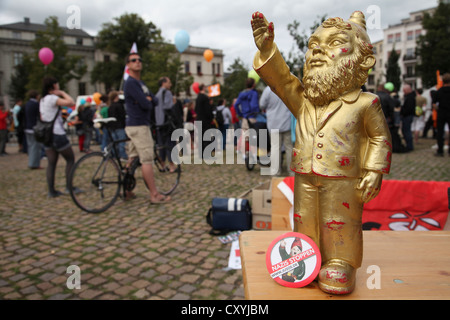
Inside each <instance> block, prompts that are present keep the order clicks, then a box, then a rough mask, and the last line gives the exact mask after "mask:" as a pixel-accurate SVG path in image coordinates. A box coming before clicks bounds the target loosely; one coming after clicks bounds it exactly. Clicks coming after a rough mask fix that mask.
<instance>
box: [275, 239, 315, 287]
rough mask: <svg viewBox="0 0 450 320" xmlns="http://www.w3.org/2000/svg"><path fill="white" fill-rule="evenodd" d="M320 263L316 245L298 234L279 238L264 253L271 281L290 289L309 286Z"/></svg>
mask: <svg viewBox="0 0 450 320" xmlns="http://www.w3.org/2000/svg"><path fill="white" fill-rule="evenodd" d="M321 263H322V258H321V255H320V251H319V248H318V247H317V245H316V244H315V243H314V241H312V239H311V238H309V237H308V236H306V235H304V234H301V233H298V232H288V233H285V234H283V235H281V236H279V237H278V238H276V239H275V240H273V241H272V243H271V244H270V246H269V249H268V250H267V253H266V266H267V270H268V271H269V274H270V276H271V277H272V279H274V280H275V281H276V282H278V283H279V284H281V285H282V286H286V287H291V288H300V287H304V286H306V285H308V284H310V283H311V282H312V281H313V280H314V279H315V278H316V277H317V275H318V274H319V271H320V266H321Z"/></svg>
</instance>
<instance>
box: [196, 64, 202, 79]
mask: <svg viewBox="0 0 450 320" xmlns="http://www.w3.org/2000/svg"><path fill="white" fill-rule="evenodd" d="M197 74H198V75H200V76H201V75H202V74H203V73H202V62H201V61H197Z"/></svg>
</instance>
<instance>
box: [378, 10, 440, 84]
mask: <svg viewBox="0 0 450 320" xmlns="http://www.w3.org/2000/svg"><path fill="white" fill-rule="evenodd" d="M435 9H436V8H431V9H426V10H421V11H415V12H411V13H410V14H409V17H408V18H405V19H403V20H402V21H401V22H400V23H399V24H396V25H392V26H389V27H388V28H386V29H385V30H384V39H383V57H382V61H383V63H382V64H380V67H381V68H382V74H383V75H384V74H386V66H387V65H386V63H387V61H388V58H389V55H390V54H391V52H392V50H396V51H397V52H398V53H399V54H400V58H399V60H398V64H399V66H400V70H401V74H402V79H401V80H402V83H407V84H409V85H411V87H412V88H413V89H417V88H421V87H422V79H421V78H420V77H419V76H418V75H417V74H416V65H417V63H418V60H417V59H418V57H417V56H416V47H417V40H418V38H419V36H421V35H424V34H425V30H423V27H422V19H423V16H424V13H425V12H427V13H429V14H433V13H434V10H435ZM383 81H386V78H385V77H384V76H383V77H382V78H381V81H380V82H383ZM398 89H400V88H398Z"/></svg>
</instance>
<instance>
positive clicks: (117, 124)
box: [0, 53, 450, 203]
mask: <svg viewBox="0 0 450 320" xmlns="http://www.w3.org/2000/svg"><path fill="white" fill-rule="evenodd" d="M127 66H128V68H129V70H130V77H129V78H128V80H127V81H126V82H125V84H124V92H119V91H111V92H109V94H108V95H106V94H105V95H102V96H101V97H100V101H99V103H95V102H94V101H92V99H90V98H88V99H86V100H84V99H83V101H81V104H80V105H79V106H78V108H77V112H76V115H75V116H74V117H72V119H71V120H70V121H68V124H69V125H70V126H73V127H74V128H75V133H76V135H77V136H78V148H79V151H80V152H86V153H88V152H91V145H92V143H93V141H95V142H96V143H97V144H98V145H100V148H101V150H103V149H104V148H105V147H106V146H107V145H108V143H109V142H110V141H109V139H111V138H112V139H114V140H124V139H126V138H127V137H128V138H129V139H130V140H129V142H128V146H127V147H126V145H125V142H122V143H120V144H119V145H118V153H119V157H120V158H121V159H123V160H124V161H128V162H129V163H131V161H132V159H133V158H134V157H136V156H139V157H140V160H141V163H142V171H143V177H144V179H145V181H146V183H147V185H148V186H149V189H150V202H151V203H162V202H167V201H170V197H169V196H164V195H162V194H160V193H159V192H158V190H156V187H155V183H154V181H153V167H152V161H153V144H154V141H153V137H152V134H151V132H150V126H151V125H153V126H155V128H156V130H157V132H158V134H157V136H156V138H157V139H158V141H157V143H158V144H164V145H172V146H174V145H175V142H174V141H171V134H172V132H173V130H174V129H177V128H185V129H187V130H188V131H189V132H190V134H191V141H192V142H194V140H193V139H194V135H193V132H194V126H195V125H197V126H198V128H197V129H198V130H199V131H198V132H199V133H201V137H203V134H204V133H205V132H206V131H207V130H208V129H211V128H217V129H219V130H220V131H221V132H222V137H223V139H222V142H223V144H222V146H221V147H222V149H223V150H225V145H226V142H227V129H239V128H242V129H243V130H246V129H249V128H250V127H251V128H267V129H268V130H269V132H270V130H274V129H276V130H278V131H279V135H278V141H271V142H270V144H272V145H276V146H277V150H276V151H277V152H280V159H281V157H282V156H283V154H285V161H284V165H285V166H286V171H285V173H286V174H288V175H293V172H292V171H291V170H289V165H290V162H291V161H290V160H291V156H292V148H293V143H294V139H295V134H294V132H293V131H294V130H293V128H295V121H296V120H295V118H294V117H293V116H292V115H291V113H290V111H289V110H288V108H287V107H286V105H284V103H283V102H282V101H281V99H280V98H279V97H278V96H277V95H276V94H275V93H273V92H272V91H271V89H270V88H269V87H266V88H265V89H264V90H263V91H262V92H258V91H257V90H256V88H255V87H256V81H255V80H254V79H253V78H248V79H247V80H246V83H245V89H244V90H243V91H242V92H240V93H239V95H238V96H237V97H236V98H235V99H234V100H233V101H232V103H231V104H230V105H228V103H227V101H226V100H224V99H221V98H219V99H218V100H217V102H216V103H214V102H213V99H212V98H210V97H208V95H207V92H206V90H207V89H206V86H205V85H204V84H200V85H199V93H198V95H197V97H196V98H195V99H185V100H184V101H180V100H179V99H177V98H176V97H175V96H174V95H173V94H172V92H171V87H172V83H171V81H170V79H169V78H168V77H161V79H160V80H159V89H158V92H157V93H156V94H153V93H152V92H151V91H150V90H149V89H148V88H147V87H146V86H145V83H144V82H143V81H142V80H141V79H140V72H141V70H142V60H141V58H140V56H139V55H138V54H136V53H133V54H130V55H129V56H128V57H127ZM442 80H443V86H442V87H441V88H439V89H437V90H435V88H432V89H430V90H426V91H423V90H422V89H416V90H413V89H412V88H411V86H410V85H408V84H404V85H403V86H402V91H403V95H402V96H403V97H402V98H400V97H399V94H398V92H396V91H394V90H392V88H390V87H387V86H384V85H380V86H379V87H378V90H377V92H376V94H377V96H378V97H379V99H380V103H381V105H382V109H383V112H384V115H385V118H386V121H387V123H388V126H389V129H390V133H391V136H392V147H393V152H394V153H404V152H411V151H413V150H414V146H415V145H416V144H417V143H418V141H419V138H427V137H429V136H430V134H429V131H432V138H433V139H436V141H437V152H436V155H437V156H443V155H444V144H445V136H446V134H448V126H449V125H450V74H448V73H447V74H444V75H443V77H442ZM363 89H364V88H363ZM389 89H391V90H389ZM121 97H122V99H121ZM73 105H75V101H74V100H73V98H72V97H70V96H69V95H68V94H67V93H65V92H64V91H62V90H60V89H59V84H58V80H57V79H55V78H52V77H47V78H45V79H44V81H43V91H42V93H41V94H39V92H38V91H36V90H31V91H29V92H28V101H26V103H23V101H22V100H17V101H16V102H15V105H14V108H12V112H8V111H6V110H5V106H4V104H3V103H2V102H1V101H0V154H1V156H4V155H7V153H6V151H5V146H6V143H7V141H8V132H9V131H10V127H11V125H13V126H14V128H15V132H16V135H17V141H18V146H19V152H23V153H27V154H28V167H29V168H30V169H42V167H41V165H40V162H41V160H42V159H43V158H44V157H46V158H47V161H48V165H47V170H46V179H47V185H48V196H49V197H57V196H60V195H61V194H63V192H61V191H59V190H56V189H55V181H54V180H55V171H56V164H57V162H58V158H59V155H61V156H62V157H63V158H64V159H65V161H66V167H65V173H66V177H68V176H69V172H70V170H71V168H72V166H73V164H74V161H75V156H74V153H73V150H72V146H71V143H70V141H69V139H68V137H67V134H66V130H65V126H64V122H65V120H66V116H67V113H66V114H64V113H63V112H62V109H61V108H62V107H63V106H73ZM57 113H59V114H58V115H57ZM261 115H264V116H263V117H261ZM55 116H56V120H55V124H54V129H53V142H52V145H50V146H43V145H42V144H41V143H39V142H37V141H36V139H35V138H34V132H33V127H34V125H35V124H36V121H37V118H38V117H41V119H42V120H44V121H51V120H52V119H53V118H54V117H55ZM98 117H100V118H108V117H114V118H115V119H116V121H114V122H112V123H111V124H110V125H109V130H110V131H109V132H110V135H111V136H110V135H109V134H107V132H106V130H105V129H104V128H103V129H102V128H98V127H97V126H94V122H93V120H94V119H95V118H98ZM258 124H260V126H258ZM446 126H447V127H446ZM237 139H238V138H236V137H234V141H233V142H232V143H233V144H234V147H235V149H237V148H238V141H237ZM196 143H197V147H198V151H199V152H203V151H204V149H205V147H206V145H207V144H209V143H210V142H209V141H202V139H200V140H199V141H196ZM447 144H448V140H447ZM192 146H193V144H192ZM272 151H274V150H272ZM449 154H450V150H449ZM160 156H161V157H162V158H163V159H165V160H167V170H170V171H174V170H175V165H174V164H173V163H172V160H171V158H170V154H161V155H160ZM281 170H282V168H279V171H278V173H277V174H281ZM66 189H67V187H66ZM66 192H67V190H66ZM75 192H82V191H81V190H75Z"/></svg>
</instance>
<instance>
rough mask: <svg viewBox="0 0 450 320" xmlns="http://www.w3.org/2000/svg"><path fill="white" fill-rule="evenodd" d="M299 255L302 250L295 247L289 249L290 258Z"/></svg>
mask: <svg viewBox="0 0 450 320" xmlns="http://www.w3.org/2000/svg"><path fill="white" fill-rule="evenodd" d="M299 253H302V249H301V248H300V247H299V246H295V247H293V248H292V249H291V256H295V255H297V254H299Z"/></svg>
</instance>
